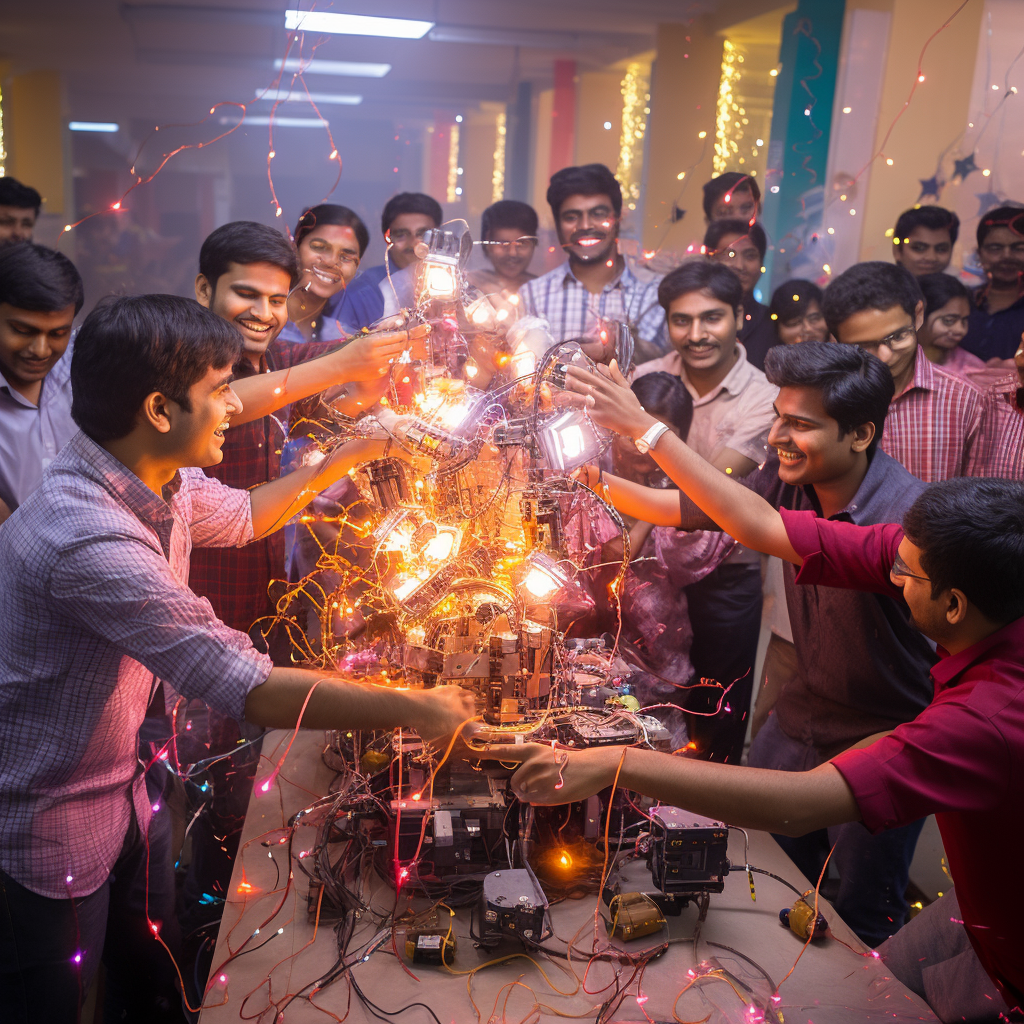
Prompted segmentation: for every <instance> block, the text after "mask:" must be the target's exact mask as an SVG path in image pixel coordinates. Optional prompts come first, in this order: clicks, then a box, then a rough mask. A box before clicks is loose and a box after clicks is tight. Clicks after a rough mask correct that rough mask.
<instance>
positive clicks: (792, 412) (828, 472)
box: [768, 387, 870, 485]
mask: <svg viewBox="0 0 1024 1024" xmlns="http://www.w3.org/2000/svg"><path fill="white" fill-rule="evenodd" d="M774 408H775V422H774V423H773V424H772V427H771V430H770V431H769V432H768V444H769V445H770V446H771V447H772V448H774V449H775V450H776V451H777V452H778V455H779V479H780V480H782V482H783V483H787V484H793V485H799V484H816V483H828V482H830V481H832V480H839V479H841V478H842V477H844V476H845V475H846V474H847V473H849V472H850V470H851V469H852V468H853V466H854V464H855V462H856V458H857V454H858V451H863V450H865V449H866V448H867V446H868V443H870V437H868V438H867V441H866V442H864V439H863V438H861V440H860V441H858V436H857V434H856V432H853V433H849V434H845V435H841V431H840V430H839V424H838V423H837V422H836V421H835V420H834V419H833V418H832V417H831V416H829V414H828V413H827V412H826V411H825V405H824V403H823V401H822V398H821V392H820V391H819V390H818V389H817V388H803V387H801V388H794V387H784V388H782V389H781V390H780V391H779V395H778V397H777V398H776V399H775V407H774Z"/></svg>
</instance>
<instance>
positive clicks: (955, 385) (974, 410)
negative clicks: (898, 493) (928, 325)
mask: <svg viewBox="0 0 1024 1024" xmlns="http://www.w3.org/2000/svg"><path fill="white" fill-rule="evenodd" d="M822 313H824V315H825V322H826V323H827V324H828V328H829V331H831V333H832V337H833V338H835V340H836V341H837V342H839V343H840V344H842V345H856V346H857V347H858V348H861V349H863V350H864V351H865V352H870V353H871V354H872V355H875V356H878V358H879V359H881V360H882V362H883V363H885V364H886V366H888V367H889V370H890V371H891V372H892V376H893V381H894V382H895V386H896V393H895V395H894V396H893V399H892V405H891V407H890V409H889V415H888V416H887V417H886V421H885V433H884V434H883V435H882V450H883V451H885V452H886V453H887V454H888V455H891V456H892V457H893V458H894V459H896V461H897V462H899V463H901V464H902V465H903V466H905V467H906V468H907V469H909V470H910V472H911V473H913V474H914V476H916V477H918V478H919V479H921V480H923V481H924V482H925V483H934V482H935V481H937V480H948V479H949V478H950V477H954V476H970V475H978V474H979V469H980V466H981V464H982V463H983V461H984V457H985V448H986V442H985V439H984V437H983V436H982V432H983V427H984V422H985V397H984V395H983V394H982V392H981V391H980V389H979V388H977V387H975V386H974V385H973V384H971V383H970V382H968V381H966V380H964V379H963V378H962V377H956V376H954V375H953V374H952V373H947V372H946V371H945V370H943V369H942V368H941V367H938V366H936V365H935V364H934V363H932V362H931V360H929V359H928V356H927V355H926V354H925V352H924V349H922V348H921V346H920V345H919V344H918V341H917V332H918V330H919V329H920V327H921V325H922V324H923V323H924V296H923V295H922V294H921V288H920V285H918V283H917V279H916V278H914V277H913V276H911V274H910V273H909V272H908V271H907V270H906V269H905V268H904V267H902V266H900V265H899V264H893V263H881V262H877V261H875V262H869V263H856V264H854V266H852V267H850V269H849V270H847V271H846V272H845V273H843V274H840V275H839V277H837V278H836V279H835V280H834V281H832V283H831V284H830V285H829V286H828V287H827V288H826V289H825V296H824V299H823V300H822Z"/></svg>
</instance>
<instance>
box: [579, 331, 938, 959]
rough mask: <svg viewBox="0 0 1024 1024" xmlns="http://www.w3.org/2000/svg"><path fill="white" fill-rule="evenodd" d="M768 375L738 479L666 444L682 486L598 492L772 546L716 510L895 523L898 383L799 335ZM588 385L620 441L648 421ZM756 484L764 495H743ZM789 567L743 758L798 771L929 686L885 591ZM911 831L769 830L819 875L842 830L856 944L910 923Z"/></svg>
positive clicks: (904, 485)
mask: <svg viewBox="0 0 1024 1024" xmlns="http://www.w3.org/2000/svg"><path fill="white" fill-rule="evenodd" d="M768 380H769V381H771V382H772V383H773V384H774V385H777V386H778V388H779V392H778V396H777V398H776V399H775V419H774V422H773V423H772V426H771V433H770V434H769V437H768V443H769V445H770V446H771V448H772V449H773V455H772V457H771V458H769V459H768V460H767V461H766V462H765V463H764V465H763V466H761V467H760V468H758V469H756V470H755V471H754V472H753V473H751V474H749V475H748V476H746V477H745V478H744V479H743V480H742V481H741V482H740V484H737V483H736V481H733V480H729V479H727V478H726V477H725V475H724V474H722V473H719V472H715V471H713V468H712V467H709V466H708V464H707V463H706V461H703V460H701V459H700V458H699V455H700V453H699V452H695V451H694V450H693V449H692V448H691V447H690V446H689V445H687V446H686V447H685V448H684V449H680V448H678V446H676V445H675V444H674V443H672V442H670V441H668V439H665V441H664V442H662V441H660V440H659V443H658V444H657V445H656V446H655V447H653V448H652V449H651V453H652V454H653V455H654V456H655V458H656V460H657V462H658V464H659V465H660V466H661V467H662V468H663V469H664V470H665V471H666V472H667V473H668V474H669V476H671V478H672V479H673V481H674V482H675V483H676V484H678V485H679V487H680V488H681V489H682V491H683V492H684V497H682V499H681V498H680V496H679V495H672V494H668V493H665V492H658V491H654V490H648V489H644V488H638V487H636V486H635V485H631V484H627V483H626V482H624V481H620V480H618V479H615V478H609V477H608V475H607V474H606V475H605V476H604V481H605V482H606V485H607V494H608V498H609V500H611V502H612V503H613V504H614V505H615V506H616V507H617V508H619V509H620V510H621V511H623V512H626V513H628V514H629V515H632V516H635V517H638V518H641V519H648V520H649V521H650V522H654V523H656V524H657V525H664V526H681V527H683V528H685V529H708V528H714V526H715V525H716V524H717V526H718V527H719V528H721V529H724V530H725V531H726V532H727V533H729V534H730V535H731V536H733V537H735V538H736V539H737V540H739V541H740V542H741V543H743V544H746V545H749V546H750V548H752V549H753V550H756V551H762V552H765V553H767V554H776V553H777V552H775V551H774V550H773V549H771V548H769V547H765V546H764V545H763V543H762V541H761V539H760V537H758V536H757V535H756V534H751V532H750V531H749V530H746V529H743V528H738V527H737V525H736V524H737V520H736V517H735V516H731V515H728V514H726V512H727V511H728V509H729V506H730V502H735V503H739V504H741V505H742V504H744V503H754V504H755V505H756V506H757V507H760V505H761V504H762V503H763V502H764V501H767V502H768V505H770V506H771V507H772V508H776V509H788V510H800V511H806V512H809V513H810V514H811V515H812V516H816V517H819V518H820V519H821V520H822V521H825V520H831V521H836V522H848V523H857V524H861V525H868V524H874V523H887V522H892V521H895V520H898V519H899V518H900V517H901V516H902V515H903V514H904V513H905V512H906V511H907V509H908V508H909V507H910V505H911V503H912V502H913V500H914V499H915V498H916V497H917V495H918V494H920V493H921V492H922V491H923V490H924V485H923V484H922V483H921V482H920V481H919V480H916V479H915V478H914V477H912V476H911V475H910V474H909V473H908V472H907V471H906V470H905V469H903V467H902V466H900V465H899V463H897V462H895V461H894V460H893V459H891V458H889V457H888V456H887V455H886V454H885V453H884V452H882V451H881V450H879V448H878V438H879V437H880V435H881V433H882V427H883V424H884V421H885V415H886V410H887V408H888V405H889V400H890V398H891V397H892V391H893V383H892V376H891V374H890V373H889V372H888V371H887V370H886V368H885V367H884V366H883V365H882V363H881V362H879V361H878V360H877V359H875V358H873V357H871V356H869V355H868V354H867V353H864V352H862V351H860V350H859V349H853V348H849V349H847V348H841V347H839V346H838V345H832V344H828V343H824V342H813V341H807V342H803V343H802V344H800V345H787V346H779V347H778V348H774V349H772V351H771V352H770V353H769V355H768ZM590 386H594V387H595V392H594V394H595V396H596V399H597V405H596V406H595V408H594V409H593V410H592V415H593V416H594V418H595V419H596V420H597V421H598V422H601V423H603V424H605V425H607V426H610V427H611V428H612V429H613V430H616V431H617V432H619V433H623V434H626V435H627V436H630V437H634V438H635V437H639V436H642V434H643V432H644V430H646V429H647V427H646V426H642V425H643V424H647V425H649V421H650V417H649V416H648V415H647V414H646V413H639V414H638V413H637V411H636V403H635V402H633V401H632V400H629V399H627V398H626V397H625V396H624V395H623V394H622V393H621V387H620V386H619V384H618V383H617V382H616V381H615V380H613V381H611V382H606V381H605V379H604V378H602V379H601V380H597V379H596V378H594V377H592V376H590V377H579V376H578V375H574V384H573V389H574V390H578V391H581V392H582V393H584V394H587V388H588V387H590ZM662 443H664V444H665V448H664V449H663V448H662V446H661V445H662ZM751 491H752V492H754V493H755V494H757V495H759V496H760V497H757V498H756V499H755V498H752V497H750V495H749V494H748V492H751ZM685 495H688V496H689V498H687V497H685ZM691 499H692V502H693V503H695V504H693V503H691ZM720 510H724V511H720ZM651 517H653V518H651ZM741 527H742V523H741ZM784 569H785V573H784V577H785V589H786V604H787V606H788V611H789V620H790V624H791V628H792V634H793V640H792V643H789V642H787V641H786V640H783V639H782V638H781V637H779V636H777V635H773V636H772V638H771V641H770V643H769V652H768V655H767V659H766V660H767V664H766V671H767V672H768V674H769V676H770V677H773V678H774V680H775V682H776V683H777V684H778V685H779V687H780V692H779V696H778V698H777V700H776V702H775V705H774V708H773V711H772V713H771V716H770V717H769V718H768V720H767V722H766V724H765V725H764V726H763V727H762V729H761V730H760V732H758V734H757V736H756V737H755V738H754V741H753V744H752V745H751V748H750V752H749V763H750V764H751V765H754V766H757V767H762V768H772V769H777V770H784V771H803V770H805V769H808V768H813V767H815V766H816V765H819V764H822V763H823V762H825V761H827V760H828V759H829V758H830V757H832V756H833V755H834V754H836V753H838V752H839V751H840V750H843V749H845V748H846V747H848V746H850V745H851V744H853V743H857V742H859V741H861V740H863V739H865V738H866V737H868V736H871V735H873V734H874V733H877V732H881V731H884V730H888V729H892V728H894V727H895V726H896V725H898V724H899V723H900V722H907V721H910V720H911V719H912V718H913V717H914V716H915V715H916V714H917V713H918V712H919V711H921V709H922V708H924V707H925V705H926V704H927V703H928V700H929V698H930V696H931V687H930V685H929V682H928V670H929V668H930V667H931V665H932V663H933V662H934V656H933V654H932V651H931V649H930V647H929V646H928V644H927V642H926V641H925V640H924V638H923V637H922V636H921V634H920V633H919V632H918V631H917V630H916V629H914V628H913V626H912V624H911V623H910V621H909V620H908V618H907V615H906V610H905V609H904V608H902V607H901V605H900V604H899V602H898V601H894V600H893V599H892V598H891V596H879V595H874V594H864V593H857V592H854V591H849V590H840V589H836V588H835V587H834V586H814V587H800V586H797V585H796V583H797V579H796V576H795V570H793V568H792V567H791V566H789V565H786V566H784ZM694 632H695V634H696V628H695V630H694ZM837 651H841V652H842V657H837V656H836V652H837ZM732 763H734V764H735V763H736V762H735V761H734V762H732ZM920 829H921V824H920V822H917V823H914V824H911V825H909V826H908V827H906V828H904V829H900V830H896V831H893V832H890V833H887V834H886V835H884V836H872V835H869V834H868V832H867V831H866V830H865V829H864V828H863V827H862V826H860V825H855V824H854V825H848V826H843V828H842V829H840V830H839V831H835V830H833V832H832V834H831V835H830V836H825V835H824V834H823V833H816V834H813V835H809V836H806V837H803V838H800V839H785V838H780V841H781V843H782V844H783V846H784V847H785V849H786V851H787V852H788V853H789V855H790V856H791V857H792V858H793V859H794V860H795V861H796V863H797V865H798V866H799V867H800V869H801V870H802V871H804V872H805V873H806V874H807V875H808V876H809V877H813V878H817V876H818V873H819V872H820V870H821V866H822V864H823V863H824V859H825V855H826V854H827V852H828V848H829V845H830V842H836V841H837V840H838V845H837V847H836V851H835V854H834V856H833V862H834V863H835V864H836V865H837V867H838V868H839V872H840V876H841V884H840V890H839V895H838V897H837V899H836V900H835V905H836V908H837V909H838V910H839V912H840V914H842V916H843V918H844V920H846V921H847V923H848V924H849V925H850V926H851V927H852V928H853V929H854V930H855V931H856V932H857V933H858V934H859V935H860V936H861V937H862V938H863V939H864V940H865V941H866V942H869V943H870V944H871V945H876V944H877V943H879V942H881V941H882V940H883V939H885V938H886V937H887V936H888V935H889V934H891V932H892V931H893V930H894V928H895V927H898V926H899V924H901V923H902V922H903V921H904V920H905V919H906V914H907V903H906V900H905V898H904V893H905V891H906V887H907V877H908V870H909V866H910V860H911V858H912V857H913V852H914V845H915V843H916V842H917V836H918V833H919V832H920Z"/></svg>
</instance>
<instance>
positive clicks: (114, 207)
mask: <svg viewBox="0 0 1024 1024" xmlns="http://www.w3.org/2000/svg"><path fill="white" fill-rule="evenodd" d="M111 209H112V210H120V209H121V201H120V200H118V201H117V202H116V203H114V205H113V206H112V207H111Z"/></svg>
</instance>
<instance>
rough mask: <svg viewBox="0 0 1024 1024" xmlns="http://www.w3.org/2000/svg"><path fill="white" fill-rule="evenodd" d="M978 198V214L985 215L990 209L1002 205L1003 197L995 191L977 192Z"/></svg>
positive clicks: (976, 196)
mask: <svg viewBox="0 0 1024 1024" xmlns="http://www.w3.org/2000/svg"><path fill="white" fill-rule="evenodd" d="M974 195H975V198H976V199H977V200H978V216H979V217H984V216H985V214H986V213H988V211H989V210H991V209H993V208H994V207H996V206H1001V205H1002V202H1003V201H1002V199H1001V198H1000V197H999V196H998V195H996V193H995V192H975V193H974Z"/></svg>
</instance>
